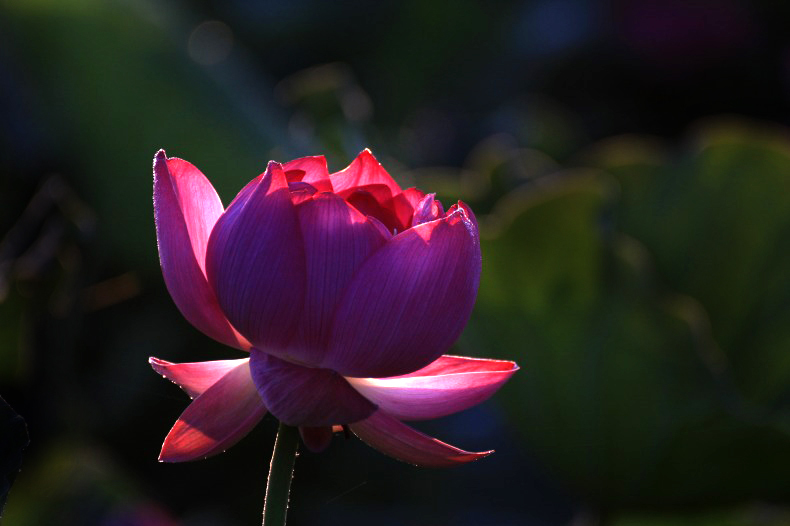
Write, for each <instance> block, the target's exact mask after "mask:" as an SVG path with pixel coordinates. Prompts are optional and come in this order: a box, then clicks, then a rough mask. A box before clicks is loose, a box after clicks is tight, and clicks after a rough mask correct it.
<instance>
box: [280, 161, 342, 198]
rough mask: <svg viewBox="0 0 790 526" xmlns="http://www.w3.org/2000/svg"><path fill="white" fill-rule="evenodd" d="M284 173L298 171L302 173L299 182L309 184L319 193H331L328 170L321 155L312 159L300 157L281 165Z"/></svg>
mask: <svg viewBox="0 0 790 526" xmlns="http://www.w3.org/2000/svg"><path fill="white" fill-rule="evenodd" d="M283 171H284V172H286V173H289V172H295V171H299V172H302V174H301V176H300V177H299V180H300V181H304V182H305V183H310V184H311V185H312V186H313V187H315V188H316V189H317V190H318V191H319V192H331V191H332V183H331V182H330V180H329V170H328V169H327V166H326V158H325V157H324V156H323V155H315V156H312V157H302V158H300V159H294V160H293V161H289V162H287V163H285V164H284V165H283Z"/></svg>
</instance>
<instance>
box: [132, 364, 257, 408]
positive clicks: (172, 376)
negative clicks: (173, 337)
mask: <svg viewBox="0 0 790 526" xmlns="http://www.w3.org/2000/svg"><path fill="white" fill-rule="evenodd" d="M249 361H250V359H249V358H242V359H240V360H215V361H211V362H190V363H172V362H168V361H166V360H160V359H159V358H154V357H153V356H152V357H151V358H148V363H150V364H151V367H153V369H154V371H156V372H157V373H159V374H161V375H162V376H164V377H165V378H167V379H168V380H170V381H171V382H173V383H174V384H176V385H178V386H179V387H180V388H181V389H183V390H184V391H185V392H186V393H187V394H188V395H189V397H190V398H196V397H197V396H200V395H201V394H203V392H204V391H205V390H206V389H208V388H209V387H211V386H212V385H214V384H215V383H217V381H218V380H219V379H220V378H222V377H223V376H225V375H226V374H227V373H228V372H229V371H230V370H231V369H234V368H236V367H238V366H239V365H241V364H242V363H243V362H249Z"/></svg>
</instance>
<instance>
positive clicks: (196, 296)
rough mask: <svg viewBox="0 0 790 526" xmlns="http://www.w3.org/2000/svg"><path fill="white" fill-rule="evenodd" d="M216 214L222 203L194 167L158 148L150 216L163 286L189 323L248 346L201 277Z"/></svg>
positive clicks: (219, 338)
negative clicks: (168, 156)
mask: <svg viewBox="0 0 790 526" xmlns="http://www.w3.org/2000/svg"><path fill="white" fill-rule="evenodd" d="M221 214H222V203H221V202H220V200H219V197H218V196H217V193H216V192H215V191H214V187H212V186H211V183H210V182H209V181H208V179H206V177H205V176H204V175H203V174H202V173H201V172H200V170H198V169H197V168H195V167H194V166H193V165H192V164H190V163H188V162H186V161H183V160H181V159H175V158H171V159H168V158H167V157H166V155H165V152H164V150H159V152H158V153H157V154H156V157H155V158H154V217H155V220H156V238H157V241H158V245H159V262H160V263H161V266H162V274H163V276H164V278H165V284H166V285H167V290H168V291H170V295H171V296H172V297H173V301H174V302H175V304H176V306H178V309H179V310H180V311H181V313H182V314H183V315H184V317H185V318H186V319H187V320H188V321H189V322H190V323H191V324H192V325H194V326H195V327H197V328H198V329H200V330H201V331H203V332H204V333H205V334H207V335H208V336H210V337H211V338H214V339H215V340H217V341H220V342H222V343H224V344H226V345H230V346H231V347H236V348H239V349H248V348H249V347H250V344H249V343H248V342H247V340H246V339H244V338H243V337H242V336H240V335H239V334H238V333H237V332H236V331H235V330H234V329H233V327H231V325H230V324H229V323H228V320H227V319H226V318H225V315H224V314H223V313H222V311H221V310H220V308H219V305H218V303H217V297H216V296H215V295H214V291H213V290H211V288H210V287H209V285H208V282H207V281H206V274H205V259H206V246H207V244H208V239H209V234H210V233H211V231H212V229H213V228H214V225H215V223H216V221H217V218H218V217H220V215H221Z"/></svg>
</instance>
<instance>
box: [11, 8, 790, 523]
mask: <svg viewBox="0 0 790 526" xmlns="http://www.w3.org/2000/svg"><path fill="white" fill-rule="evenodd" d="M788 6H790V4H786V3H782V2H770V1H762V2H759V1H756V2H746V1H738V0H718V1H713V0H711V1H701V2H689V1H681V0H665V1H661V0H643V1H639V0H612V1H610V2H603V1H597V2H596V1H585V0H535V1H528V2H514V1H502V2H487V3H484V2H468V1H456V2H446V3H444V2H427V1H424V0H423V1H417V0H411V1H379V2H362V1H355V2H354V1H347V2H322V1H318V0H291V1H261V2H253V1H249V0H247V1H245V0H230V1H222V2H221V1H215V2H210V1H201V2H192V3H188V2H153V1H145V0H111V1H100V0H73V1H69V2H62V1H56V0H5V1H2V2H0V115H2V117H0V235H1V236H2V237H1V238H0V387H1V389H0V395H2V396H3V397H4V398H5V400H6V401H7V402H8V403H9V404H10V405H11V406H12V407H13V408H14V410H15V411H16V412H17V413H19V414H20V415H21V416H22V417H23V418H24V419H25V420H26V422H27V425H28V430H29V435H30V445H29V446H28V447H27V449H26V450H25V452H24V456H23V458H22V471H21V472H20V473H19V474H18V475H17V476H16V480H15V483H14V486H13V488H12V490H11V493H10V495H9V499H8V504H7V507H6V509H5V517H4V520H5V522H4V524H9V525H13V526H17V525H21V526H25V525H39V524H78V525H82V524H86V525H113V526H116V525H118V526H120V525H123V526H126V525H155V526H156V525H190V526H195V525H209V524H223V525H234V524H256V523H258V522H259V521H260V511H261V508H262V502H263V494H264V486H265V478H266V471H267V468H268V462H269V457H270V454H271V448H272V444H273V441H274V435H275V432H276V422H275V421H274V419H272V417H271V416H269V417H267V418H266V419H265V420H264V421H263V423H262V424H261V425H259V426H258V427H257V428H256V429H255V430H254V431H253V432H252V433H251V434H250V435H249V436H248V437H246V438H245V439H244V440H243V441H242V442H241V443H239V444H238V445H236V446H234V447H233V448H232V449H231V450H230V451H228V452H227V453H225V454H222V455H219V456H217V457H214V458H212V459H208V460H205V461H200V462H193V463H187V464H173V465H167V464H159V463H157V462H156V457H157V453H158V450H159V447H160V445H161V442H162V439H163V438H164V436H165V434H166V433H167V431H168V429H169V428H170V426H171V425H172V423H173V422H174V421H175V419H176V418H177V416H178V414H179V413H180V411H182V410H183V408H184V407H185V406H186V404H187V401H188V399H187V397H186V396H185V395H183V393H181V392H180V391H179V390H178V388H177V387H175V386H174V385H172V384H170V383H169V382H165V381H163V380H162V379H161V378H159V377H158V376H157V375H156V374H154V373H153V372H152V371H151V370H150V368H149V366H148V364H147V358H148V356H151V355H153V356H159V357H161V358H164V359H167V360H172V361H198V360H208V359H222V358H234V357H238V356H240V355H239V353H238V352H236V351H234V350H231V349H227V348H223V347H222V346H221V345H219V344H217V343H215V342H213V341H211V340H209V339H208V338H206V337H205V336H203V335H202V334H201V333H199V332H198V331H197V330H195V329H193V328H192V327H191V326H190V325H189V324H188V323H187V322H186V321H185V320H184V319H182V318H181V316H180V314H179V313H178V311H177V309H176V307H175V305H174V304H173V303H172V301H171V300H170V298H169V296H168V294H167V291H166V289H165V287H164V282H163V280H162V277H161V273H160V271H159V267H158V261H157V251H156V238H155V232H154V222H153V214H152V207H151V186H152V183H151V181H152V177H151V168H150V167H151V159H152V157H153V155H154V153H155V152H156V150H157V149H159V148H165V149H166V150H167V152H168V154H169V155H173V156H178V157H182V158H185V159H187V160H189V161H191V162H193V163H194V164H196V165H197V166H198V167H199V168H200V169H201V170H202V171H203V172H204V173H205V174H206V175H207V176H208V177H209V179H210V180H211V181H212V182H213V183H214V185H215V186H216V188H217V190H218V191H219V193H220V196H221V197H222V199H223V202H224V203H226V204H227V203H229V202H230V200H231V199H232V197H233V195H234V194H235V192H236V191H237V190H238V189H240V188H241V187H242V186H243V185H244V184H245V183H246V182H247V181H248V180H250V179H251V178H252V177H254V176H255V175H257V174H258V173H260V172H261V171H262V170H263V169H264V168H265V166H266V162H267V161H268V160H269V159H276V160H280V161H286V160H289V159H291V158H295V157H298V156H301V155H311V154H325V155H327V157H328V159H329V164H330V169H331V170H339V169H341V168H343V167H344V166H345V165H346V163H347V162H349V161H350V160H351V159H352V158H353V157H354V156H355V155H356V154H357V153H358V152H359V151H360V150H361V149H362V148H364V147H370V148H371V149H372V150H373V152H374V153H375V154H376V156H377V157H378V158H379V160H380V161H382V163H383V164H384V166H385V167H386V168H387V169H388V170H389V171H390V173H392V174H393V176H394V177H395V178H396V179H397V180H398V181H399V182H400V183H402V184H403V185H404V186H409V185H415V184H416V185H418V186H419V187H420V188H421V189H423V190H425V191H436V192H438V197H439V198H440V199H442V200H443V202H444V203H445V206H449V204H450V203H452V202H453V200H454V199H458V198H462V199H464V200H465V201H467V202H469V203H470V204H471V205H472V207H473V209H474V210H475V212H476V214H477V215H478V217H479V218H480V222H481V232H482V236H483V241H482V244H483V261H484V275H483V278H482V283H481V289H480V293H479V297H478V302H477V306H476V308H475V312H474V314H473V318H472V321H471V322H470V324H469V326H468V328H467V330H466V331H465V333H464V335H463V336H462V338H461V340H460V342H459V343H458V344H457V346H456V348H454V349H453V352H454V353H456V354H465V355H472V356H481V357H491V358H507V359H514V360H516V361H518V363H519V364H520V365H521V367H522V370H521V371H520V372H519V373H517V374H516V375H515V376H514V377H513V378H512V379H511V381H510V382H509V383H508V384H507V385H506V386H505V387H504V388H503V389H502V390H501V391H500V392H499V393H497V395H495V396H494V398H492V399H491V400H490V401H488V402H486V403H485V404H483V405H481V406H478V407H476V408H474V409H471V410H468V411H466V412H464V413H461V414H458V415H455V416H453V417H448V418H444V419H441V420H437V421H434V422H427V423H425V424H424V425H422V424H421V425H419V426H418V427H420V429H423V430H425V431H426V432H429V433H431V434H434V435H435V436H437V437H439V438H441V439H444V440H447V441H449V442H450V443H452V444H454V445H457V446H459V447H462V448H466V449H471V450H483V449H491V448H493V449H496V450H497V452H496V454H494V455H493V456H491V457H489V458H486V459H484V460H482V461H479V462H476V463H473V464H471V465H466V466H462V467H459V468H455V469H451V470H427V469H417V468H414V467H411V466H408V465H405V464H402V463H399V462H397V461H394V460H392V459H390V458H387V457H385V456H383V455H381V454H379V453H377V452H375V451H373V450H371V449H369V448H368V447H366V446H365V445H364V444H362V443H361V442H359V441H358V440H356V439H352V440H344V439H342V438H341V437H336V438H335V440H334V442H333V444H332V446H331V448H330V449H329V450H328V451H327V452H325V453H322V454H318V455H316V454H311V453H303V454H302V455H301V456H300V457H299V459H298V461H297V465H296V474H295V479H294V485H293V494H292V499H291V512H290V515H289V517H290V519H291V520H290V522H289V524H295V525H299V524H327V525H334V524H338V525H346V526H351V525H355V524H369V523H374V524H379V525H382V526H383V525H389V524H392V525H402V524H408V525H532V524H535V525H555V524H556V525H560V524H573V525H574V526H585V525H590V526H592V525H595V524H606V525H610V524H616V525H619V526H626V525H628V526H631V525H648V526H652V525H664V524H670V525H703V524H704V525H720V524H723V525H751V524H764V525H780V524H788V523H790V479H789V477H790V475H788V473H790V272H788V269H790V243H789V242H788V239H790V135H789V134H788V131H787V129H786V128H785V127H784V126H787V125H788V124H790V112H789V111H788V110H790V36H789V35H790V33H788V32H787V27H788V22H789V21H790V7H788ZM10 429H11V428H10V427H9V426H6V427H5V428H4V429H3V433H6V434H5V435H4V436H5V437H10V436H11V434H10V433H11V430H10ZM4 442H5V443H4V444H2V446H3V447H2V448H0V449H3V448H5V450H6V453H5V454H6V455H7V456H8V458H12V460H13V458H17V457H15V456H14V453H15V451H16V450H15V449H14V448H13V447H11V448H9V447H7V446H8V445H9V443H11V442H12V441H11V440H10V439H4ZM4 465H5V466H6V470H5V471H6V472H9V471H10V472H13V471H15V469H14V465H13V462H10V463H9V462H6V463H4ZM9 466H10V467H9Z"/></svg>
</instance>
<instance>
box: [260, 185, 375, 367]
mask: <svg viewBox="0 0 790 526" xmlns="http://www.w3.org/2000/svg"><path fill="white" fill-rule="evenodd" d="M297 212H298V215H299V221H300V224H301V229H302V232H303V238H304V250H305V257H306V261H307V288H306V292H305V307H304V311H303V313H302V317H301V319H300V320H299V327H298V329H297V333H296V337H295V338H294V341H293V342H292V343H291V344H290V345H289V346H288V349H287V351H283V352H282V353H281V352H278V350H277V349H273V350H271V352H272V354H275V355H279V356H281V357H282V358H286V359H291V360H292V361H295V362H299V363H305V364H312V365H319V364H320V363H321V361H322V359H323V355H324V353H325V352H326V347H327V342H328V340H329V332H330V331H331V329H332V318H333V316H334V313H335V309H336V308H337V304H338V303H339V302H340V299H341V298H342V295H343V292H344V291H345V289H346V287H347V286H348V284H349V282H350V281H351V279H352V278H353V277H354V273H355V272H356V271H357V269H358V268H359V267H360V266H361V265H362V263H363V262H364V261H365V260H366V259H367V258H368V257H369V256H370V254H372V253H373V252H375V251H376V250H377V249H378V248H379V247H381V246H382V245H383V244H384V243H385V242H386V241H387V239H388V236H385V235H382V233H381V231H380V230H379V229H378V228H377V225H375V223H373V222H372V221H370V220H369V219H368V218H367V217H365V216H364V215H362V214H360V213H359V212H358V211H357V210H356V209H355V208H354V207H352V206H350V205H349V204H348V203H346V202H345V201H343V199H341V198H340V197H338V196H336V195H332V194H319V195H317V196H316V197H315V198H313V199H312V200H309V201H306V202H304V203H303V204H301V205H300V206H298V207H297ZM286 354H287V355H286Z"/></svg>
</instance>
